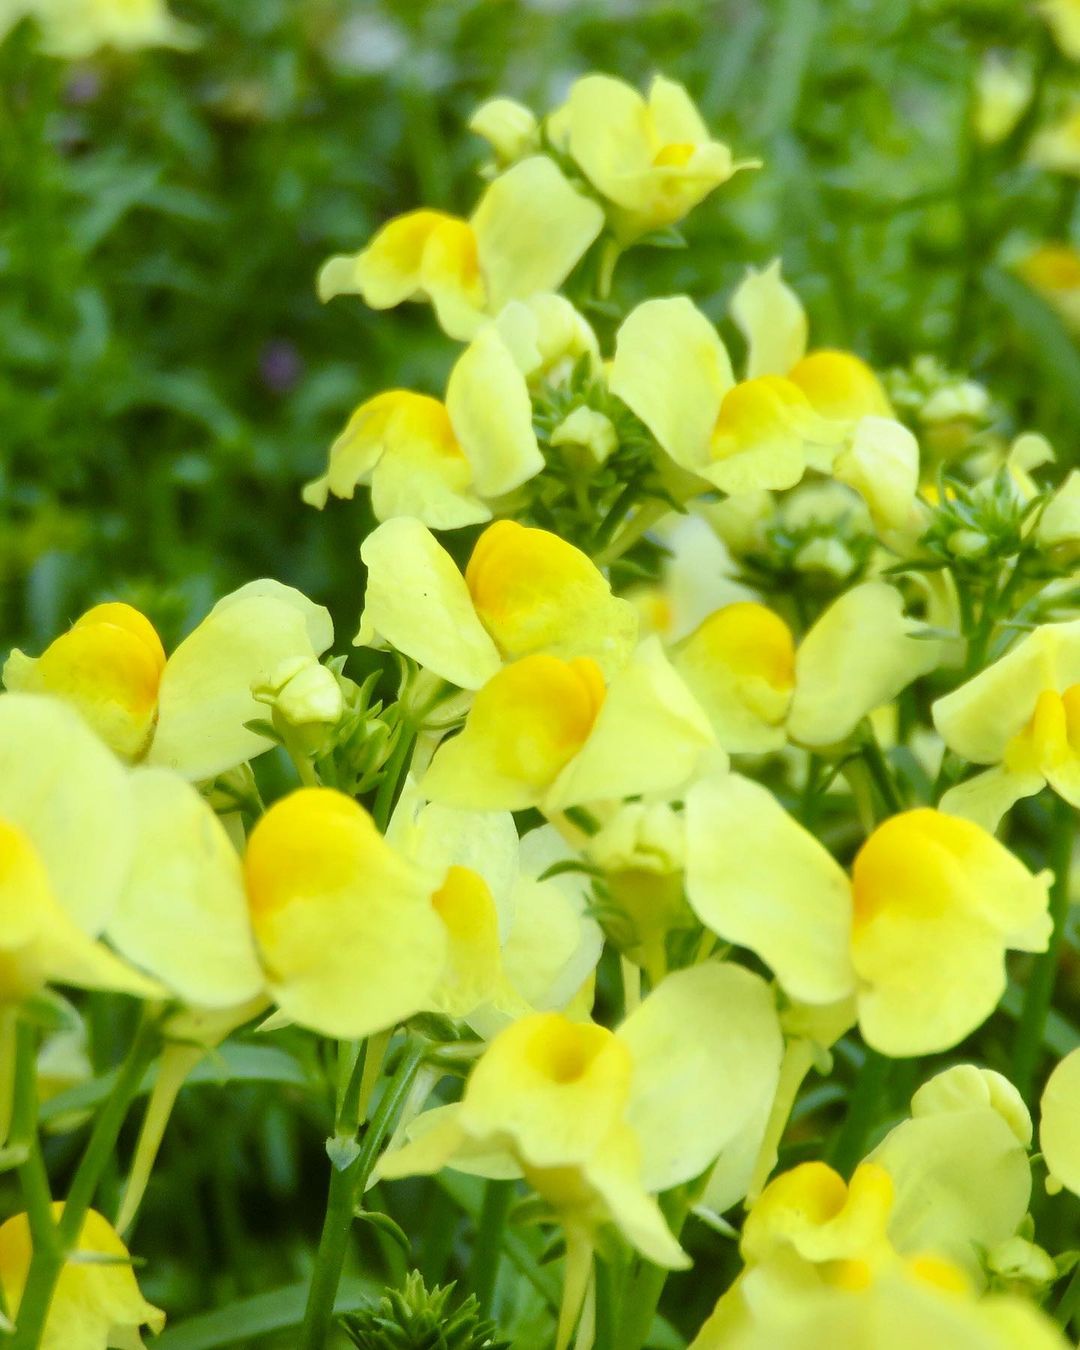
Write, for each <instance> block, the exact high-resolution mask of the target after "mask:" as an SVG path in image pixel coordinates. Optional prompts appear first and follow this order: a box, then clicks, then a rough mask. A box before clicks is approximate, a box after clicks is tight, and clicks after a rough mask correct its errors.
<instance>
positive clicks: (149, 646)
mask: <svg viewBox="0 0 1080 1350" xmlns="http://www.w3.org/2000/svg"><path fill="white" fill-rule="evenodd" d="M164 666H165V653H164V651H163V650H162V647H161V640H160V639H159V638H158V635H157V633H156V632H155V631H154V628H153V625H152V624H151V623H150V622H149V620H148V619H146V618H145V617H144V616H143V615H142V614H140V613H139V611H138V610H136V609H133V608H132V607H131V606H130V605H123V604H116V603H113V604H105V605H96V606H95V607H94V608H93V609H90V610H88V611H87V612H86V613H85V614H84V615H83V616H82V618H81V619H79V620H78V621H77V622H76V623H75V624H74V625H73V626H72V627H71V628H69V629H68V631H67V632H66V633H64V634H62V635H61V636H60V637H58V638H56V639H55V640H54V641H53V642H51V643H50V644H49V646H48V647H47V648H46V649H45V651H44V652H43V653H42V655H41V656H40V657H38V658H37V660H33V659H32V658H30V657H27V656H25V655H24V654H23V653H22V652H20V651H17V650H16V651H13V652H12V653H11V656H10V657H9V658H8V661H7V664H6V665H5V667H4V683H5V685H6V686H7V688H8V689H11V690H16V691H24V692H27V693H39V694H53V695H55V696H56V697H57V698H62V699H63V700H64V701H65V702H67V703H70V704H71V705H72V706H73V707H75V708H77V709H78V710H79V712H80V714H81V715H82V716H83V717H84V718H85V720H86V721H87V723H88V724H89V725H90V726H91V727H93V729H94V730H95V731H96V732H97V734H98V735H99V736H100V737H101V739H102V740H103V741H105V743H106V744H107V745H108V746H110V748H111V749H113V750H115V751H116V753H117V754H119V755H123V756H124V758H126V759H136V758H137V757H138V756H139V755H140V754H142V752H143V751H144V749H145V747H146V744H147V741H148V740H149V738H150V734H151V732H152V730H153V726H154V720H155V718H156V716H157V700H158V685H159V682H160V680H161V672H162V670H163V669H164Z"/></svg>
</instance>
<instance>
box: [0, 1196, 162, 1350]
mask: <svg viewBox="0 0 1080 1350" xmlns="http://www.w3.org/2000/svg"><path fill="white" fill-rule="evenodd" d="M63 1212H64V1206H63V1203H62V1202H59V1201H58V1202H57V1203H56V1204H54V1205H53V1207H52V1213H53V1219H54V1221H55V1220H59V1218H60V1217H61V1215H62V1214H63ZM32 1255H33V1242H32V1240H31V1236H30V1222H29V1219H28V1218H27V1216H26V1215H25V1214H17V1215H16V1216H15V1217H14V1218H12V1219H8V1221H7V1222H6V1223H4V1224H2V1225H0V1285H2V1287H3V1291H4V1298H5V1300H6V1302H7V1306H8V1309H9V1311H11V1312H13V1313H14V1314H15V1315H16V1317H17V1314H18V1308H19V1304H20V1302H21V1301H22V1296H23V1291H24V1290H25V1288H26V1278H27V1275H28V1273H29V1269H30V1259H31V1257H32ZM80 1257H82V1258H83V1259H82V1260H80V1259H79V1258H80ZM94 1258H97V1259H96V1260H95V1259H94ZM130 1259H131V1258H130V1256H129V1253H128V1250H127V1248H126V1247H125V1246H124V1244H123V1242H122V1241H121V1240H120V1238H119V1237H118V1235H117V1234H116V1232H115V1231H114V1229H113V1228H112V1225H111V1224H110V1223H109V1222H108V1221H107V1220H106V1219H104V1218H102V1216H101V1215H100V1214H98V1213H97V1211H96V1210H92V1209H91V1210H88V1211H87V1214H86V1218H85V1220H84V1221H83V1226H82V1231H81V1233H80V1234H79V1239H78V1242H77V1243H76V1247H75V1251H74V1252H73V1253H72V1255H71V1256H70V1257H69V1258H68V1260H67V1261H66V1262H65V1263H64V1265H63V1267H62V1268H61V1271H60V1278H59V1279H58V1280H57V1282H56V1288H55V1290H54V1292H53V1296H52V1301H51V1303H50V1304H49V1312H48V1317H47V1318H46V1322H45V1329H44V1334H43V1336H42V1339H41V1342H40V1344H41V1350H105V1346H106V1345H121V1344H122V1345H125V1346H130V1347H136V1346H142V1340H141V1338H140V1336H139V1331H140V1329H141V1328H142V1327H143V1326H147V1327H149V1328H150V1330H151V1331H152V1332H154V1334H155V1335H156V1334H157V1333H158V1332H160V1331H161V1329H162V1327H163V1326H164V1325H165V1314H164V1313H163V1312H162V1311H161V1309H160V1308H155V1307H154V1306H153V1304H151V1303H147V1301H146V1299H144V1298H143V1296H142V1294H141V1293H140V1292H139V1286H138V1284H137V1283H136V1280H135V1273H134V1271H133V1270H132V1268H131V1264H130Z"/></svg>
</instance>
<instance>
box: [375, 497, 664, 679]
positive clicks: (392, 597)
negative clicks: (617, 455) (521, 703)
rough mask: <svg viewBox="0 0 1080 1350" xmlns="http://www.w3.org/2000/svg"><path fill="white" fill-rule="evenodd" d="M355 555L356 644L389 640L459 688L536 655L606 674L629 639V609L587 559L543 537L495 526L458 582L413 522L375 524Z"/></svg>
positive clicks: (622, 659) (633, 634) (445, 556)
mask: <svg viewBox="0 0 1080 1350" xmlns="http://www.w3.org/2000/svg"><path fill="white" fill-rule="evenodd" d="M360 556H361V558H362V559H363V561H364V563H365V565H366V567H367V569H368V579H367V593H366V596H365V608H364V613H363V616H362V618H361V620H360V631H359V633H358V634H357V636H356V642H357V644H359V645H369V646H373V645H379V644H381V643H383V642H385V643H389V644H390V645H392V646H393V647H395V648H396V649H397V650H398V651H400V652H403V653H404V654H405V655H406V656H411V657H412V658H413V659H414V660H416V661H418V662H419V663H420V664H421V665H422V666H424V667H426V668H427V669H428V670H431V671H433V672H434V673H435V674H436V675H441V676H442V677H443V678H444V679H446V680H449V681H450V682H451V683H452V684H456V685H459V686H460V687H461V688H463V689H476V688H479V686H480V685H482V684H484V683H485V682H486V681H487V680H488V679H490V678H491V677H492V676H493V675H495V674H496V672H497V671H498V670H499V668H500V667H501V665H502V664H503V662H504V661H515V660H518V659H519V658H520V657H523V656H530V655H533V654H534V653H538V652H544V653H549V654H551V655H553V656H559V657H561V658H563V659H564V660H565V659H572V658H574V657H586V656H587V657H590V658H592V659H593V660H595V661H596V662H597V663H598V664H599V665H600V666H601V668H602V669H603V670H604V672H605V674H607V675H609V676H610V675H613V674H614V672H615V671H616V670H617V669H618V668H619V667H620V666H622V665H625V664H626V661H627V659H628V658H629V655H630V653H631V651H632V650H633V647H634V643H635V641H636V639H637V615H636V614H635V612H634V609H633V606H632V605H631V604H630V603H629V602H628V601H626V600H620V599H617V598H616V597H615V596H613V595H612V594H611V586H610V585H609V583H608V582H607V581H606V580H605V578H604V577H603V575H602V574H601V573H600V571H599V570H598V569H597V568H596V566H595V565H594V564H593V563H592V562H591V561H590V559H589V558H588V556H587V555H586V554H584V553H582V552H581V551H580V550H579V549H576V548H574V546H573V545H572V544H568V543H566V542H565V541H564V540H562V539H560V538H559V537H558V535H554V534H550V533H548V531H547V530H536V529H529V528H526V527H525V526H523V525H518V524H517V523H516V522H514V521H512V520H500V521H496V522H495V524H494V525H489V526H488V528H487V529H486V530H485V531H484V532H483V534H481V535H480V537H479V539H478V540H477V541H476V544H475V545H474V547H473V551H472V556H471V557H470V559H469V562H468V565H467V567H466V569H465V575H464V577H462V575H461V573H460V572H459V571H458V569H457V565H456V564H455V563H454V561H453V559H452V558H451V557H450V555H449V553H447V552H446V550H445V549H444V548H443V547H442V546H441V545H440V544H439V543H438V542H437V541H436V540H435V538H434V537H433V536H432V534H431V533H430V531H429V530H427V529H426V528H425V527H424V526H423V525H422V524H421V523H420V522H419V521H417V520H409V519H399V520H391V521H387V522H386V523H385V524H383V525H380V526H379V527H378V528H377V529H376V530H374V531H373V532H372V533H371V534H369V535H368V537H367V538H366V539H365V540H364V543H363V544H362V546H361V549H360Z"/></svg>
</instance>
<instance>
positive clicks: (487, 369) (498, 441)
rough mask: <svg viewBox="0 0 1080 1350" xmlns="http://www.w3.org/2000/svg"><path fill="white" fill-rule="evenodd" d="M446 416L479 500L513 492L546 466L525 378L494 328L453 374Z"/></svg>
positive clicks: (481, 336) (485, 332)
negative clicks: (448, 418)
mask: <svg viewBox="0 0 1080 1350" xmlns="http://www.w3.org/2000/svg"><path fill="white" fill-rule="evenodd" d="M446 411H447V413H448V414H449V417H450V422H451V425H452V426H453V428H454V434H455V436H456V437H457V440H458V444H459V445H460V446H461V450H462V452H463V454H464V455H465V458H466V459H467V460H468V462H469V466H470V468H471V470H472V478H473V484H474V487H475V491H476V492H477V493H478V494H479V495H480V496H482V497H497V496H499V495H500V494H502V493H504V492H509V491H510V490H511V489H512V488H516V487H519V486H520V485H521V484H522V483H524V482H526V481H527V480H528V479H530V478H532V477H534V476H535V475H536V474H538V473H539V472H540V470H541V469H542V468H543V467H544V457H543V455H542V454H541V453H540V447H539V446H538V444H537V441H536V433H535V432H534V431H533V424H532V402H531V400H530V398H529V391H528V387H527V386H526V384H525V376H524V375H523V374H522V373H521V371H520V369H519V368H518V365H517V362H516V361H515V360H514V358H513V356H512V355H511V353H510V350H509V348H508V347H507V346H506V344H505V343H504V342H503V340H502V338H501V337H500V336H499V333H498V329H497V328H496V327H495V326H494V325H493V324H491V325H488V326H487V327H486V328H484V329H482V330H481V332H480V333H478V334H477V336H476V337H475V338H474V339H473V341H472V342H471V343H470V344H469V346H468V347H466V349H465V351H464V352H463V353H462V355H461V356H460V357H459V358H458V360H457V363H456V364H455V366H454V369H453V370H452V371H451V372H450V380H449V382H448V384H447V386H446Z"/></svg>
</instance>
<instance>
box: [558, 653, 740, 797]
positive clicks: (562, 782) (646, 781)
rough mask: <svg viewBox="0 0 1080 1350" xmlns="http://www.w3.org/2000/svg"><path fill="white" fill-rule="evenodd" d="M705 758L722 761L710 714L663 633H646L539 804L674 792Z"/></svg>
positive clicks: (722, 763) (716, 764)
mask: <svg viewBox="0 0 1080 1350" xmlns="http://www.w3.org/2000/svg"><path fill="white" fill-rule="evenodd" d="M574 664H576V663H574ZM706 761H708V762H709V763H710V764H711V765H712V767H713V768H715V769H718V770H719V769H722V768H725V767H726V765H727V758H726V756H725V755H724V753H723V751H722V750H721V749H720V747H719V746H717V744H716V738H715V736H714V734H713V730H712V727H711V726H710V725H709V719H708V718H707V717H706V715H705V713H704V712H703V711H702V709H701V707H700V706H699V704H698V703H697V701H696V699H695V698H694V697H693V695H692V694H691V693H690V690H689V689H688V688H687V687H686V685H685V684H684V683H683V681H682V679H681V678H680V677H679V676H678V674H676V672H675V670H674V668H673V667H672V665H671V663H670V662H669V661H668V659H667V657H666V656H665V655H664V651H663V648H662V646H661V645H660V639H659V638H656V637H651V638H646V640H645V641H644V642H643V643H641V645H640V646H639V647H638V649H637V651H636V652H635V653H634V655H633V656H632V657H631V659H630V660H629V662H627V664H626V665H625V666H623V668H622V669H621V670H620V671H619V672H618V673H617V674H616V675H615V677H614V678H613V679H612V681H611V684H610V685H609V687H608V690H607V697H606V698H605V699H604V701H603V705H602V706H601V707H600V708H599V710H598V712H597V715H596V719H595V724H594V725H593V726H592V727H591V728H590V731H589V735H588V737H587V739H586V740H585V741H583V742H582V745H581V748H580V753H578V754H577V755H576V756H575V757H574V758H573V759H572V760H570V761H568V762H567V764H566V765H565V767H564V769H563V771H562V772H561V773H560V775H559V777H558V779H557V780H556V782H555V783H554V784H553V786H552V788H551V790H550V791H549V793H548V794H547V796H546V798H545V801H544V807H545V809H546V810H549V811H562V810H565V809H566V808H567V807H568V806H578V805H583V804H586V803H588V802H596V801H602V800H605V799H619V798H623V797H630V796H636V795H638V794H642V793H672V792H675V791H676V790H677V789H679V788H681V787H683V786H684V785H685V784H686V783H687V782H688V781H689V780H690V779H691V778H692V777H693V775H694V774H695V773H696V772H697V771H698V770H699V769H700V768H701V767H702V765H703V764H705V763H706Z"/></svg>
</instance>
